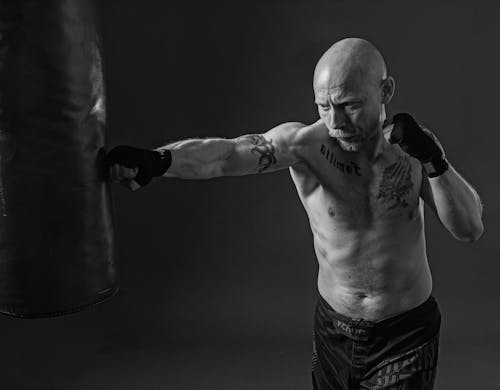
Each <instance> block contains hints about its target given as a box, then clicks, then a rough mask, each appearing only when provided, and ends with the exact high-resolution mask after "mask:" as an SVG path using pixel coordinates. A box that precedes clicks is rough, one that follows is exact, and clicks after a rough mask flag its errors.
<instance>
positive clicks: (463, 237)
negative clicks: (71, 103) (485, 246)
mask: <svg viewBox="0 0 500 390" xmlns="http://www.w3.org/2000/svg"><path fill="white" fill-rule="evenodd" d="M483 233H484V226H483V223H482V222H480V223H478V224H477V225H476V226H474V227H471V228H470V229H468V230H467V231H465V232H460V233H454V234H453V236H454V237H455V238H456V239H457V240H459V241H462V242H467V243H473V242H476V241H477V240H479V239H480V238H481V236H482V235H483Z"/></svg>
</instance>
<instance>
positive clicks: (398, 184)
mask: <svg viewBox="0 0 500 390" xmlns="http://www.w3.org/2000/svg"><path fill="white" fill-rule="evenodd" d="M412 187H413V182H412V180H411V164H410V158H409V157H408V156H400V157H399V158H398V160H397V161H396V162H395V163H393V164H391V165H389V166H388V167H387V168H385V169H384V172H383V173H382V180H381V182H380V187H379V192H378V195H377V199H381V200H382V202H384V203H390V204H391V206H390V207H389V210H392V209H395V208H396V207H403V208H405V207H408V202H407V201H406V197H407V196H408V194H409V193H410V191H411V189H412Z"/></svg>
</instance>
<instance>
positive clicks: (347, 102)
mask: <svg viewBox="0 0 500 390" xmlns="http://www.w3.org/2000/svg"><path fill="white" fill-rule="evenodd" d="M322 84H323V85H322ZM329 84H330V85H329ZM331 84H332V83H329V82H325V83H322V82H321V80H320V82H319V83H318V84H317V85H315V87H314V94H315V103H316V105H317V106H318V113H319V116H320V117H321V119H322V120H323V121H324V123H325V125H326V127H327V128H328V131H329V134H330V136H331V137H333V138H335V139H337V141H338V143H339V145H340V147H341V148H342V149H343V150H345V151H348V152H357V151H359V150H360V149H361V148H362V147H363V145H364V144H365V143H366V141H367V140H368V139H370V138H372V137H373V136H374V135H376V134H377V133H378V132H380V131H381V127H380V123H381V119H382V120H383V118H381V116H382V112H383V105H382V96H381V95H382V94H381V84H379V85H374V84H373V83H361V82H356V81H351V82H347V83H343V84H340V85H337V86H336V85H333V86H332V85H331Z"/></svg>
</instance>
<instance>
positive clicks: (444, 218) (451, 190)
mask: <svg viewBox="0 0 500 390" xmlns="http://www.w3.org/2000/svg"><path fill="white" fill-rule="evenodd" d="M420 196H421V198H422V199H423V200H424V202H425V203H426V204H427V205H428V206H429V207H430V208H431V209H432V210H433V211H434V213H435V214H436V216H437V217H438V218H439V221H440V222H441V223H442V225H443V226H444V227H445V228H446V229H447V230H448V231H449V232H450V233H451V234H452V235H453V237H455V238H456V239H457V240H460V241H466V242H474V241H476V240H478V239H479V237H481V235H482V234H483V230H484V228H483V222H482V219H481V217H482V214H483V206H482V204H481V199H480V198H479V195H478V194H477V192H476V191H475V190H474V188H473V187H472V186H471V185H470V184H469V183H468V182H467V181H466V180H465V179H464V178H463V177H462V176H461V175H460V174H459V173H458V172H457V171H456V170H455V169H454V168H453V167H452V166H451V165H449V167H448V169H447V170H446V171H445V172H444V173H442V174H441V175H439V176H436V177H432V178H430V177H428V175H427V172H426V170H425V168H423V169H422V187H421V190H420Z"/></svg>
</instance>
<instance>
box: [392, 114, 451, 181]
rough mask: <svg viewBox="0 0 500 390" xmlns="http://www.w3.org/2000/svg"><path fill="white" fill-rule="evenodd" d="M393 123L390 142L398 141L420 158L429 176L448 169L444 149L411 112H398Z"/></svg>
mask: <svg viewBox="0 0 500 390" xmlns="http://www.w3.org/2000/svg"><path fill="white" fill-rule="evenodd" d="M392 123H393V125H394V128H393V130H392V132H391V136H390V139H389V142H390V143H393V144H394V143H397V144H398V145H399V146H401V148H402V149H403V150H404V151H405V152H406V153H408V154H409V155H410V156H412V157H415V158H416V159H418V160H420V162H421V163H422V165H423V166H424V168H425V171H426V172H427V175H428V176H429V177H436V176H439V175H441V174H443V173H444V172H445V171H446V170H447V169H448V167H449V165H448V162H447V161H446V158H445V156H444V152H443V150H442V149H441V148H440V146H439V145H438V144H437V143H436V141H434V139H432V137H431V136H430V135H429V134H427V133H425V132H424V131H423V130H422V128H421V127H420V126H419V125H418V123H417V121H415V119H413V117H412V116H411V115H410V114H407V113H400V114H396V115H394V117H393V119H392Z"/></svg>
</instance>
